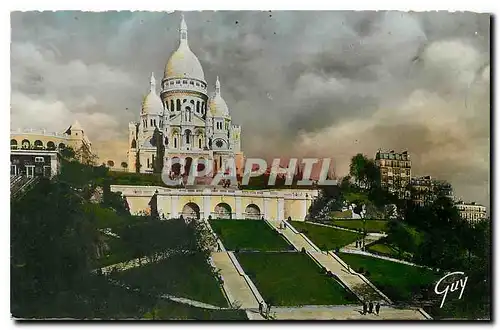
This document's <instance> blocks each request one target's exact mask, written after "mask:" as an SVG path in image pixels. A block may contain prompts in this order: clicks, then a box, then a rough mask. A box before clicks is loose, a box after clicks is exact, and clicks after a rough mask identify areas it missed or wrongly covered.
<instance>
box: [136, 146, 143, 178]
mask: <svg viewBox="0 0 500 330" xmlns="http://www.w3.org/2000/svg"><path fill="white" fill-rule="evenodd" d="M141 167H142V165H141V158H140V155H139V151H137V152H136V153H135V173H140V172H141Z"/></svg>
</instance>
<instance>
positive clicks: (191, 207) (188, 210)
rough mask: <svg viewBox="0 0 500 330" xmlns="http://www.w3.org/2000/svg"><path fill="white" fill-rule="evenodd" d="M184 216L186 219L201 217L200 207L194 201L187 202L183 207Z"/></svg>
mask: <svg viewBox="0 0 500 330" xmlns="http://www.w3.org/2000/svg"><path fill="white" fill-rule="evenodd" d="M182 216H183V217H184V219H196V220H198V219H200V207H199V206H198V205H197V204H196V203H193V202H190V203H187V204H186V205H184V207H183V208H182Z"/></svg>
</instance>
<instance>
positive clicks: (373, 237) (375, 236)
mask: <svg viewBox="0 0 500 330" xmlns="http://www.w3.org/2000/svg"><path fill="white" fill-rule="evenodd" d="M385 236H387V235H384V236H382V235H380V234H374V233H368V234H367V235H366V236H365V246H367V245H368V244H371V243H373V242H375V241H378V240H379V239H382V238H384V237H385ZM360 241H363V240H360ZM344 248H345V249H348V250H359V251H361V246H360V245H358V246H356V242H355V241H354V242H352V243H351V244H348V245H346V246H344Z"/></svg>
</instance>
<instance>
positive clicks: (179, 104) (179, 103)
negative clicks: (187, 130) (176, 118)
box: [176, 99, 181, 111]
mask: <svg viewBox="0 0 500 330" xmlns="http://www.w3.org/2000/svg"><path fill="white" fill-rule="evenodd" d="M176 102H177V104H176V110H177V111H180V110H181V100H180V99H177V101H176Z"/></svg>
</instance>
